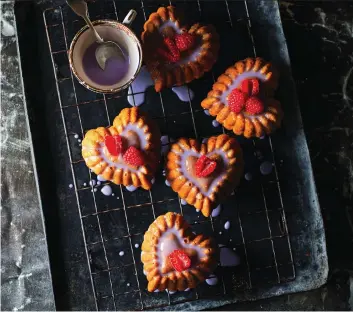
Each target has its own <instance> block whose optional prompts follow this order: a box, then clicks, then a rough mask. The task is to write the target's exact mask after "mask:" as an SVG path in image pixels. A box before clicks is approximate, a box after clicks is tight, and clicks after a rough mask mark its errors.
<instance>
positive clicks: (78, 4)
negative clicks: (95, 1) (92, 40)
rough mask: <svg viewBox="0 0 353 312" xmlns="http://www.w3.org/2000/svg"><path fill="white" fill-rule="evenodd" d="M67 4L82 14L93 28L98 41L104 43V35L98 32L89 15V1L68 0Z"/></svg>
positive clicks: (78, 13) (79, 14)
mask: <svg viewBox="0 0 353 312" xmlns="http://www.w3.org/2000/svg"><path fill="white" fill-rule="evenodd" d="M66 2H67V4H68V5H69V6H70V8H71V9H72V11H74V12H75V13H76V14H77V15H78V16H81V17H82V18H83V19H84V20H85V22H86V23H87V25H88V26H89V27H90V28H91V30H92V31H93V33H94V36H95V37H96V39H97V42H99V43H103V42H104V40H103V39H102V37H101V36H100V35H99V34H98V32H97V31H96V29H95V28H94V26H93V24H92V22H91V20H90V19H89V17H88V8H87V3H86V1H84V0H66Z"/></svg>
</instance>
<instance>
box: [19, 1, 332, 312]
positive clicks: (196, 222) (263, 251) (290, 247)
mask: <svg viewBox="0 0 353 312" xmlns="http://www.w3.org/2000/svg"><path fill="white" fill-rule="evenodd" d="M169 3H170V2H169V1H115V2H114V1H112V0H106V1H103V0H101V1H97V2H95V3H93V4H90V14H91V17H92V18H93V19H95V18H112V19H115V18H117V17H118V18H119V19H121V18H122V17H123V16H124V15H125V14H126V13H127V12H128V10H129V9H131V8H134V9H136V10H137V11H138V18H137V20H136V21H135V23H134V24H133V29H134V30H135V31H136V32H137V33H138V34H140V33H141V30H142V26H143V22H144V20H145V18H146V16H148V15H149V14H150V13H151V12H153V11H155V10H156V9H157V8H158V6H160V5H168V4H169ZM171 3H172V4H174V5H176V6H178V7H182V8H184V9H185V11H186V12H187V15H188V17H189V18H190V19H191V20H192V21H194V20H195V21H196V20H198V21H203V22H207V23H212V24H214V25H215V27H216V28H217V30H218V32H219V34H220V37H221V50H220V56H219V60H218V62H217V64H216V65H215V66H214V68H213V71H212V72H211V73H208V74H206V75H205V76H204V77H203V78H201V79H199V80H197V81H194V82H192V83H190V84H189V87H190V88H191V89H192V90H193V91H194V92H195V94H196V95H195V98H194V99H193V100H191V101H189V102H188V103H182V102H180V101H179V100H178V99H177V97H176V96H175V95H174V94H173V93H172V92H171V91H170V90H164V91H162V93H161V94H157V93H155V92H154V90H153V89H152V88H149V89H148V90H147V93H146V101H145V104H143V105H142V106H141V109H143V110H146V111H148V112H149V113H150V114H151V116H152V117H153V118H154V119H155V120H156V122H158V124H159V126H160V128H161V131H162V133H163V134H168V135H170V136H171V137H174V138H177V137H181V136H190V137H196V138H198V139H200V140H201V139H202V138H205V137H209V136H211V135H214V134H218V133H222V132H224V129H222V128H221V127H217V128H215V127H212V125H211V121H212V118H211V117H209V116H206V115H205V114H204V113H203V111H202V110H201V108H200V105H199V103H200V101H201V100H202V99H203V98H204V96H205V94H206V93H207V91H208V90H209V88H210V87H211V85H212V83H213V81H214V78H216V77H217V76H218V75H220V74H221V73H222V72H223V71H224V70H225V69H226V68H227V67H228V66H229V65H231V64H232V63H234V62H235V61H237V60H240V59H243V58H246V57H248V56H254V55H255V54H256V55H257V56H261V57H263V58H265V59H267V60H269V61H272V62H273V63H274V64H275V65H276V66H277V67H278V68H279V70H280V72H281V80H280V88H279V90H278V93H277V97H278V98H279V99H280V100H281V102H282V105H283V109H284V112H285V119H284V123H283V126H282V128H281V129H280V130H279V131H277V132H276V133H275V134H274V135H272V136H271V138H264V139H261V140H260V139H256V140H245V139H242V138H239V140H240V143H241V145H242V147H243V149H244V152H245V155H246V163H247V166H246V171H247V172H252V174H253V176H254V178H253V179H252V181H250V182H248V181H245V179H243V181H242V183H241V185H240V187H239V188H238V189H237V190H236V193H235V194H234V195H232V196H231V197H230V198H229V200H228V201H227V202H226V203H225V204H224V205H223V212H222V213H221V215H220V216H219V217H216V218H211V219H205V218H202V217H200V216H199V215H198V214H197V213H195V210H194V209H193V208H192V207H190V206H181V205H180V203H179V199H178V198H177V196H176V194H175V193H173V192H172V191H171V189H170V188H168V187H167V186H166V185H165V184H164V177H163V168H162V166H161V169H160V171H159V172H158V174H157V177H156V182H155V184H154V186H153V188H152V190H151V192H146V191H135V192H133V193H130V192H127V191H126V190H125V189H124V188H120V187H116V186H115V187H114V192H115V193H116V195H118V196H117V197H119V199H117V198H116V197H111V198H107V197H104V196H102V195H101V193H100V192H97V193H94V192H91V188H90V187H87V186H84V185H83V183H84V182H86V183H87V182H88V181H89V179H90V178H91V177H92V178H94V176H93V175H92V174H91V173H90V172H89V171H88V169H87V168H86V167H85V165H84V163H83V162H82V160H81V156H80V147H79V144H78V142H77V140H76V139H75V138H74V135H75V134H79V135H80V137H81V138H82V135H83V133H84V132H85V131H87V130H88V129H90V128H94V127H97V126H102V125H103V126H108V124H109V122H110V121H111V120H112V119H113V118H114V117H115V116H116V115H117V114H118V113H119V111H120V110H121V109H122V108H123V107H127V106H128V103H127V100H126V96H127V94H126V92H122V93H120V94H116V95H113V96H106V97H103V96H102V95H98V94H95V93H92V92H90V91H88V90H86V89H84V88H83V87H82V86H80V85H79V84H78V82H77V81H76V80H75V79H74V78H73V79H72V75H71V72H70V70H69V67H68V62H67V55H66V50H67V47H68V45H69V44H70V40H71V39H72V37H73V35H74V34H75V32H76V31H77V30H78V29H79V28H80V27H81V26H83V22H82V21H81V20H79V19H78V18H77V17H76V16H74V14H73V13H72V12H71V11H70V10H69V9H68V8H67V7H66V5H65V4H64V3H63V1H36V2H28V1H24V2H18V3H16V7H15V10H16V20H17V28H18V36H19V49H20V54H21V64H22V71H23V80H24V86H25V93H26V102H27V107H28V114H29V119H30V127H31V133H32V137H33V144H34V151H35V160H36V165H37V174H38V178H39V187H40V194H41V200H42V204H43V212H44V218H45V225H46V230H47V240H48V246H49V247H48V248H49V255H50V264H51V270H52V277H53V287H54V293H55V298H56V305H57V308H58V309H59V310H94V309H101V310H112V309H116V310H138V309H167V310H170V309H172V310H176V309H178V310H179V309H180V310H189V309H190V310H191V309H192V310H200V309H210V308H215V307H218V306H221V305H224V304H227V303H232V302H237V301H244V300H256V299H260V298H266V297H271V296H276V295H280V294H285V293H291V292H297V291H304V290H308V289H312V288H316V287H319V286H320V285H322V284H323V283H324V282H325V281H326V277H327V271H328V267H327V256H326V246H325V236H324V229H323V223H322V218H321V214H320V209H319V205H318V201H317V195H316V190H315V185H314V181H313V175H312V168H311V163H310V159H309V154H308V149H307V144H306V140H305V136H304V132H303V129H302V122H301V117H300V112H299V108H298V104H297V101H296V95H295V89H294V84H293V81H292V77H291V71H290V62H289V57H288V52H287V46H286V42H285V38H284V35H283V31H282V27H281V21H280V16H279V10H278V4H277V2H275V1H224V0H222V1H172V2H171ZM48 41H49V44H48ZM49 47H50V48H49ZM52 61H53V63H52ZM53 64H54V66H53ZM54 73H55V74H54ZM82 130H83V132H82ZM264 160H268V161H270V162H273V163H274V170H273V171H272V173H271V174H269V175H266V176H264V175H261V174H259V170H258V168H259V165H260V163H261V162H263V161H264ZM162 165H163V164H162ZM69 184H74V188H72V189H71V188H69ZM181 208H182V209H181ZM166 211H176V212H180V211H182V212H183V213H184V216H185V218H187V220H189V221H190V222H191V223H192V224H193V226H194V227H195V230H196V231H203V232H209V233H210V235H214V236H215V237H216V239H217V240H218V242H219V243H221V244H225V245H227V246H228V247H230V248H236V252H237V253H238V255H239V257H240V259H241V264H240V265H239V266H237V267H232V268H221V267H220V268H219V269H218V270H217V271H216V274H217V276H218V277H219V280H220V282H219V283H218V285H217V286H208V285H206V284H202V285H201V286H200V287H198V288H197V289H196V290H195V291H192V292H188V293H177V294H173V295H170V294H168V293H163V294H160V293H157V294H155V293H154V294H149V293H148V292H147V291H146V290H145V287H146V280H145V277H144V276H143V274H142V265H141V263H140V260H139V249H135V248H134V247H133V245H134V244H135V243H139V244H141V242H142V236H143V233H144V231H145V230H146V229H147V227H148V225H149V224H150V223H151V222H152V221H153V218H154V217H156V216H157V215H158V214H161V213H165V212H166ZM226 220H230V221H231V224H232V227H231V229H230V230H229V231H228V232H227V231H225V230H223V229H222V227H223V224H224V222H225V221H226ZM219 232H223V233H222V234H219ZM83 233H84V235H82V234H83ZM119 250H125V253H126V255H125V256H124V257H123V258H120V257H119V256H118V252H119ZM128 283H129V284H130V286H127V284H128Z"/></svg>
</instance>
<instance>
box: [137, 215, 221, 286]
mask: <svg viewBox="0 0 353 312" xmlns="http://www.w3.org/2000/svg"><path fill="white" fill-rule="evenodd" d="M175 255H182V256H183V257H184V260H186V259H187V263H185V262H184V264H183V263H180V262H179V263H178V261H177V260H178V259H179V260H180V259H181V258H175ZM141 261H142V263H143V270H144V273H145V275H146V278H147V280H148V285H147V290H148V291H149V292H154V291H164V290H168V291H169V292H175V291H184V290H187V289H191V288H195V287H196V286H197V285H198V284H199V283H201V282H203V281H204V280H205V279H206V278H207V277H208V276H209V275H210V274H211V273H212V272H213V271H214V270H215V268H216V267H217V264H218V261H219V248H218V246H217V244H216V242H215V241H214V240H213V239H212V238H210V237H206V236H204V235H203V234H199V235H196V234H194V233H193V232H192V231H191V228H190V225H189V224H188V223H187V222H186V221H185V220H184V218H183V217H182V216H181V215H180V214H177V213H173V212H168V213H167V214H165V215H161V216H159V217H158V218H157V219H156V220H154V222H153V223H152V224H151V225H150V226H149V228H148V230H147V232H146V233H145V235H144V240H143V243H142V246H141Z"/></svg>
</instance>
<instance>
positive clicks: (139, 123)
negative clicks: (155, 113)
mask: <svg viewBox="0 0 353 312" xmlns="http://www.w3.org/2000/svg"><path fill="white" fill-rule="evenodd" d="M160 145H161V143H160V132H159V129H158V128H157V126H156V125H155V124H154V122H153V121H152V120H151V119H149V117H148V116H147V115H146V114H145V113H143V112H141V111H139V109H138V108H137V107H133V108H125V109H123V110H122V111H121V112H120V114H119V115H118V116H117V117H116V118H115V119H114V122H113V126H111V127H109V128H104V127H99V128H97V129H93V130H89V131H88V132H87V133H86V135H85V138H84V140H83V142H82V156H83V159H84V160H85V162H86V165H87V166H88V167H89V168H90V169H91V170H92V171H93V172H94V173H96V174H97V175H100V176H101V177H102V178H103V179H105V180H109V181H112V182H114V183H115V184H123V185H125V186H133V187H140V186H141V187H143V188H144V189H150V188H151V187H152V182H151V181H152V179H153V175H154V173H155V171H156V169H157V166H158V163H159V157H160Z"/></svg>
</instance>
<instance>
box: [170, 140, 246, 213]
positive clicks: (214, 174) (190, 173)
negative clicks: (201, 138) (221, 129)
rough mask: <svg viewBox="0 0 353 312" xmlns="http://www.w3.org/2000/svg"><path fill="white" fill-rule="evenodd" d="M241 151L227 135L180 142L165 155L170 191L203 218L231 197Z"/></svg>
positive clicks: (235, 183)
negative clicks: (175, 193) (205, 139)
mask: <svg viewBox="0 0 353 312" xmlns="http://www.w3.org/2000/svg"><path fill="white" fill-rule="evenodd" d="M243 165H244V164H243V157H242V150H241V148H240V146H239V144H238V143H237V141H236V140H235V139H234V138H231V137H229V136H228V135H226V134H222V135H219V136H217V137H211V138H209V139H208V140H207V142H206V143H203V144H200V143H199V142H197V141H196V140H193V139H185V138H182V139H179V141H178V142H176V143H174V144H173V145H172V147H171V150H170V152H169V153H168V156H167V179H168V181H169V182H170V185H171V187H172V189H173V190H174V191H175V192H177V193H178V195H179V197H180V198H181V199H184V200H185V201H186V202H187V203H188V204H189V205H193V206H194V207H195V208H196V210H198V211H201V212H202V214H203V215H204V216H206V217H208V216H210V215H211V213H212V210H213V209H214V208H216V207H217V205H219V203H220V202H222V201H223V200H224V199H225V197H226V196H228V195H230V194H231V192H232V191H233V190H234V188H235V187H236V186H237V185H238V183H239V181H240V178H241V176H242V172H243Z"/></svg>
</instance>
